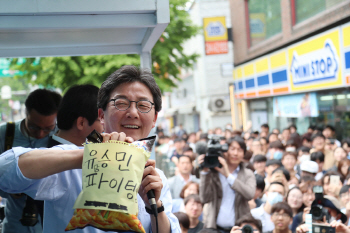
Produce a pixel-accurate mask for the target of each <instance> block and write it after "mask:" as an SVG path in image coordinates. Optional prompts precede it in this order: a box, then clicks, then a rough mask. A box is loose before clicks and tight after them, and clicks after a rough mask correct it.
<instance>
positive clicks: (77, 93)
mask: <svg viewBox="0 0 350 233" xmlns="http://www.w3.org/2000/svg"><path fill="white" fill-rule="evenodd" d="M98 90H99V89H98V87H96V86H93V85H77V86H73V87H71V88H70V89H69V90H68V91H67V92H66V94H65V95H64V96H63V99H62V103H61V106H60V107H59V110H58V113H57V126H58V128H59V129H60V130H70V129H71V128H72V127H73V124H74V123H75V122H76V120H77V119H78V117H84V118H85V119H86V120H87V121H88V124H89V125H90V126H91V125H92V124H93V123H94V122H95V121H96V120H97V118H98V108H97V94H98Z"/></svg>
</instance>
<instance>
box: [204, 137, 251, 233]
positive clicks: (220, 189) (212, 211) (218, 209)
mask: <svg viewBox="0 0 350 233" xmlns="http://www.w3.org/2000/svg"><path fill="white" fill-rule="evenodd" d="M227 144H228V145H229V148H228V151H227V153H226V154H225V155H224V158H223V157H221V156H218V160H219V162H220V164H221V168H220V167H215V168H212V169H209V168H208V167H204V168H203V170H202V171H201V173H200V180H201V184H200V192H199V193H200V197H201V200H202V202H203V204H206V203H207V205H206V208H204V213H203V217H204V227H205V228H215V229H219V230H221V232H230V230H231V228H232V227H233V226H234V225H235V222H236V221H237V219H239V218H240V217H242V216H243V215H245V214H247V213H249V205H248V201H249V200H251V199H252V198H253V197H254V194H255V188H256V182H255V176H254V174H253V172H252V171H251V170H249V169H246V168H245V167H244V165H243V163H242V161H243V157H244V153H245V152H246V145H245V143H244V141H243V139H242V138H240V137H235V138H233V139H230V140H228V143H227ZM204 160H205V155H200V156H199V158H198V161H199V163H200V164H203V162H204Z"/></svg>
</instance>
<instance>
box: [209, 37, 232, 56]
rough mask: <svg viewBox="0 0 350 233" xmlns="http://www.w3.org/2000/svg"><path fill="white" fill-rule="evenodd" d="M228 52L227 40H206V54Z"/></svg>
mask: <svg viewBox="0 0 350 233" xmlns="http://www.w3.org/2000/svg"><path fill="white" fill-rule="evenodd" d="M223 53H228V43H227V40H224V41H206V42H205V54H206V55H212V54H223Z"/></svg>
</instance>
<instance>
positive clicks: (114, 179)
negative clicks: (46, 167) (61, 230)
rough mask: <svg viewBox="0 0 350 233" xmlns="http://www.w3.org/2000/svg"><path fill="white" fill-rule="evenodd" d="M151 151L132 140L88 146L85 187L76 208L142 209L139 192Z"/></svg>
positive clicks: (84, 163)
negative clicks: (139, 204) (138, 202)
mask: <svg viewBox="0 0 350 233" xmlns="http://www.w3.org/2000/svg"><path fill="white" fill-rule="evenodd" d="M149 157H150V154H149V153H148V152H146V151H144V150H143V149H140V148H137V147H135V146H133V145H131V144H128V143H123V142H117V141H110V142H109V143H92V144H86V145H85V147H84V158H83V171H82V175H83V190H82V192H81V193H80V194H79V196H78V198H77V200H76V202H75V204H74V207H73V208H74V209H77V208H81V209H99V210H111V211H117V212H123V213H129V214H135V215H136V214H137V213H138V204H137V193H138V190H139V187H140V184H141V179H142V175H143V170H144V167H145V164H146V161H147V159H148V158H149Z"/></svg>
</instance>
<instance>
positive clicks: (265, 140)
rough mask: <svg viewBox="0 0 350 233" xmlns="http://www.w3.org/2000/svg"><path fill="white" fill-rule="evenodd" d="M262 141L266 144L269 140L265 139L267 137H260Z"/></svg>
mask: <svg viewBox="0 0 350 233" xmlns="http://www.w3.org/2000/svg"><path fill="white" fill-rule="evenodd" d="M261 139H263V140H265V141H266V143H269V139H267V137H260V140H261Z"/></svg>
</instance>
